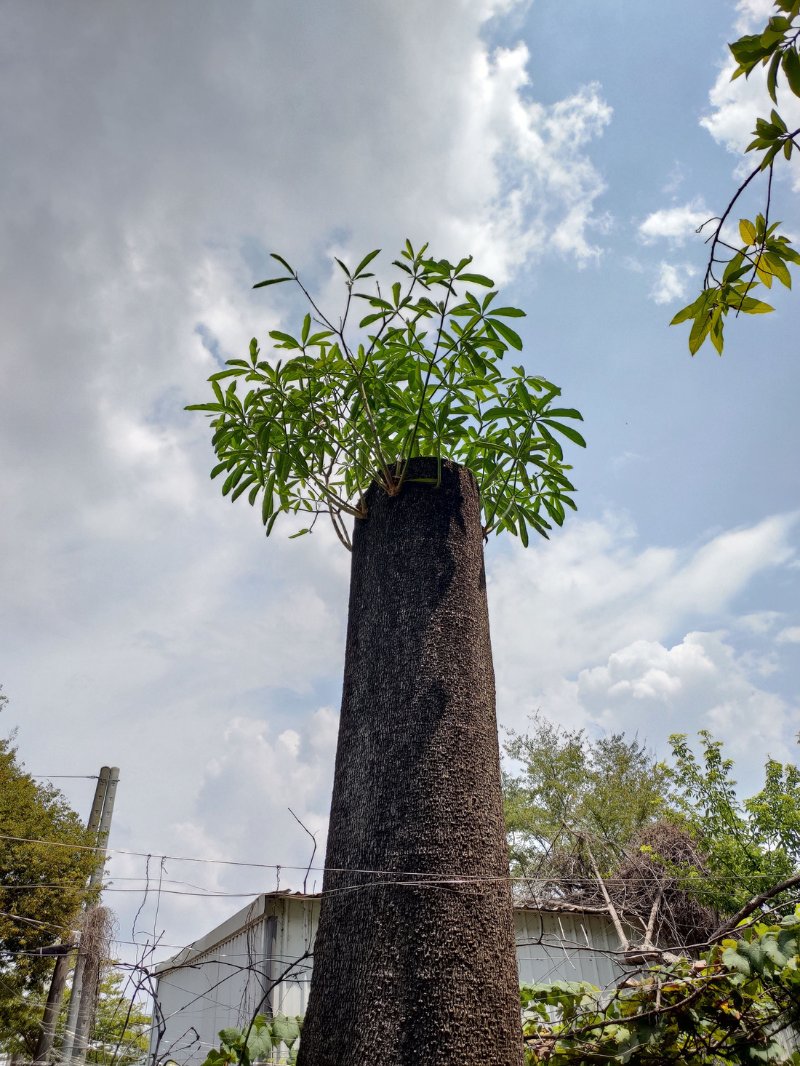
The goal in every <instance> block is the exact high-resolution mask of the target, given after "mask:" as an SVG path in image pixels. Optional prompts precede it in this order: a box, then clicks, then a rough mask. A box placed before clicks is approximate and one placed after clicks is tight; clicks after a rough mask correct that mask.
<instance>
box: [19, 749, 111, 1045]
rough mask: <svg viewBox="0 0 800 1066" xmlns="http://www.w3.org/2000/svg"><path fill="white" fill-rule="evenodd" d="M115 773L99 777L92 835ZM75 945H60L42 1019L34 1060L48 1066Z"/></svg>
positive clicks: (90, 823)
mask: <svg viewBox="0 0 800 1066" xmlns="http://www.w3.org/2000/svg"><path fill="white" fill-rule="evenodd" d="M110 773H111V768H110V767H108V766H104V767H103V768H102V769H101V770H100V774H99V776H98V778H97V787H96V788H95V790H94V800H93V802H92V809H91V811H90V813H89V821H88V822H87V823H86V828H87V830H88V831H89V832H90V833H94V834H95V839H96V834H97V831H98V829H99V828H100V817H101V815H102V813H103V801H104V799H105V796H106V791H107V789H108V778H109V774H110ZM74 947H75V945H74V944H69V943H67V944H60V945H59V948H60V949H61V950H60V951H59V953H58V958H57V959H56V966H55V969H54V970H53V976H52V978H51V979H50V991H49V992H48V993H47V1003H46V1004H45V1008H44V1016H43V1018H42V1031H41V1033H40V1034H39V1042H38V1044H37V1045H36V1055H35V1057H34V1063H36V1064H37V1066H38V1064H40V1063H46V1062H47V1059H48V1056H49V1054H50V1051H51V1049H52V1047H53V1038H54V1037H55V1032H56V1023H57V1021H58V1015H59V1013H60V1011H61V1001H62V999H63V998H64V985H65V984H66V981H67V974H68V973H69V967H70V955H71V953H72V951H73V949H74Z"/></svg>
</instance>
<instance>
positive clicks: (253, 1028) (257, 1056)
mask: <svg viewBox="0 0 800 1066" xmlns="http://www.w3.org/2000/svg"><path fill="white" fill-rule="evenodd" d="M302 1027H303V1018H302V1015H299V1014H298V1015H286V1014H275V1015H273V1016H272V1017H271V1018H267V1017H265V1015H263V1014H257V1015H256V1016H255V1018H254V1019H253V1020H252V1022H251V1024H250V1025H247V1026H245V1027H244V1028H242V1029H237V1028H235V1027H229V1028H227V1029H221V1030H220V1033H219V1041H220V1046H219V1047H218V1048H212V1049H211V1051H209V1053H208V1055H206V1057H205V1060H204V1062H203V1066H252V1064H253V1063H256V1062H270V1063H286V1064H287V1066H291V1064H293V1063H295V1062H296V1061H297V1053H298V1050H299V1048H300V1031H301V1029H302Z"/></svg>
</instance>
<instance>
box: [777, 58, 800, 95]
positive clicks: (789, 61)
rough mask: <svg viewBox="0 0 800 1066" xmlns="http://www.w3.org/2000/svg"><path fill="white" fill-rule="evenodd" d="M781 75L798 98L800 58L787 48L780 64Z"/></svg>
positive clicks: (799, 93) (799, 92) (799, 91)
mask: <svg viewBox="0 0 800 1066" xmlns="http://www.w3.org/2000/svg"><path fill="white" fill-rule="evenodd" d="M781 66H782V67H783V74H784V77H785V78H786V82H787V84H788V86H789V88H790V89H791V90H792V92H793V93H794V95H795V96H800V56H798V54H797V52H796V51H795V49H794V48H787V49H786V51H785V52H784V53H783V58H782V62H781Z"/></svg>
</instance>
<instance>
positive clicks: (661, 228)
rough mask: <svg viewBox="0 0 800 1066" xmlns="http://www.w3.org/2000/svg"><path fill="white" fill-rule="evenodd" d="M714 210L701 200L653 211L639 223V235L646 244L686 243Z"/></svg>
mask: <svg viewBox="0 0 800 1066" xmlns="http://www.w3.org/2000/svg"><path fill="white" fill-rule="evenodd" d="M712 214H713V212H711V211H709V210H708V208H707V207H705V206H704V205H703V204H702V202H700V201H699V200H692V201H691V202H689V203H686V204H680V205H676V206H674V207H664V208H661V209H660V210H658V211H653V212H652V214H649V215H648V216H647V218H646V219H644V221H643V222H640V223H639V237H640V238H641V239H642V240H643V241H644V242H645V244H652V243H653V242H654V241H657V240H664V239H666V240H669V241H671V242H672V243H673V244H675V245H682V244H685V242H686V241H687V239H689V238H690V237H693V236H694V235H695V234H696V233H697V229H698V226H702V224H703V223H704V222H707V221H708V219H709V218H710V217H711V215H712Z"/></svg>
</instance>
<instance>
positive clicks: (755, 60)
mask: <svg viewBox="0 0 800 1066" xmlns="http://www.w3.org/2000/svg"><path fill="white" fill-rule="evenodd" d="M729 47H730V50H731V53H732V54H733V58H734V59H735V60H736V69H735V70H734V72H733V78H734V79H735V78H739V77H741V76H742V75H744V76H745V77H746V78H747V77H749V76H750V74H751V73H752V72H753V71H754V70H756V69H758V68H759V67H766V69H767V87H768V89H769V94H770V96H771V98H772V102H773V103H774V104H775V107H774V108H773V109H772V111H771V113H770V116H769V118H764V117H761V118H758V119H756V126H755V129H754V130H753V136H754V139H753V140H752V141H751V142H750V144H749V145H748V146H747V151H748V152H755V153H757V154H758V155H759V159H758V163H757V164H756V165H755V167H753V169H752V170H751V171H750V173H749V174H748V175H747V177H746V178H745V179H744V181H742V183H741V184H740V186H739V188H738V189H737V190H736V192H735V193H734V195H733V197H732V199H731V200H730V202H729V203H728V206H727V207H726V208H725V210H724V211H723V212H722V214H721V215H720V216H718V217H715V218H712V219H709V221H708V222H706V223H705V224H704V225H703V226H701V227H700V228H701V231H706V230H707V227H712V226H713V228H712V229H711V230H710V233H709V235H708V238H707V243H708V244H709V256H708V263H707V266H706V272H705V277H704V279H703V291H702V292H701V293H700V295H699V296H698V297H697V299H696V300H693V301H692V303H690V304H689V305H688V306H687V307H684V308H683V309H682V310H681V311H679V312H678V313H677V315H675V317H674V318H673V320H672V323H671V324H672V325H673V326H674V325H677V324H678V323H680V322H691V324H692V325H691V329H690V332H689V351H690V352H691V353H692V355H694V354H695V352H697V351H698V349H699V348H700V347H701V345H702V344H703V343H704V342H705V341H706V340H707V339H709V338H710V340H711V343H712V344H713V345H714V347H715V348H716V349H717V351H718V352H719V354H720V355H721V354H722V350H723V347H724V343H725V341H724V332H723V331H724V328H725V319H726V318H727V316H728V314H729V313H730V312H731V311H733V313H734V316H735V315H738V314H740V313H743V314H747V315H759V314H764V313H766V312H769V311H772V310H773V308H772V306H771V305H770V304H768V303H765V302H764V301H763V300H761V299H758V298H757V296H756V295H754V293H758V294H760V293H761V290H763V289H764V288H766V289H771V288H772V285H773V283H774V282H775V281H777V282H779V283H780V284H781V285H784V286H785V287H786V288H791V286H792V276H791V272H790V266H797V264H798V263H800V254H798V252H797V251H796V250H795V249H794V248H792V246H791V241H790V240H789V238H788V236H787V235H786V234H785V233H781V232H780V226H781V223H780V222H777V221H775V220H774V219H773V217H772V194H773V174H774V170H775V165H776V163H779V162H780V160H781V159H783V160H784V161H786V160H790V159H791V158H792V157H793V155H794V153H795V152H796V151H798V149H800V140H798V138H800V127H798V128H797V129H789V127H788V126H787V123H786V121H785V120H784V118H783V117H782V116H781V113H780V111H779V110H778V107H779V97H780V99H781V100H786V98H787V97H789V98H790V99H791V97H792V96H794V97H800V0H775V6H774V10H773V14H772V16H771V17H770V18H769V20H768V22H767V24H766V26H765V27H764V29H763V30H762V31H761V32H760V33H756V34H748V35H746V36H744V37H741V38H739V40H738V41H734V42H733V43H732V44H731V45H730V46H729ZM795 158H796V156H795ZM759 175H764V176H765V181H766V195H765V202H764V209H763V211H761V212H760V213H759V214H757V215H756V216H755V218H753V219H748V218H740V219H739V220H738V232H735V225H734V221H735V217H736V216H735V212H734V208H735V207H736V204H737V203H738V201H739V198H740V197H741V196H742V194H743V193H744V192H745V190H746V189H748V188H750V186H751V184H752V183H753V182H754V181H756V180H757V179H758V177H759Z"/></svg>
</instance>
